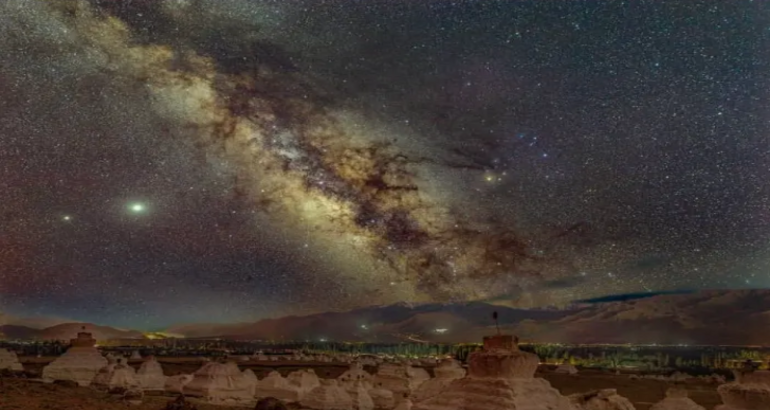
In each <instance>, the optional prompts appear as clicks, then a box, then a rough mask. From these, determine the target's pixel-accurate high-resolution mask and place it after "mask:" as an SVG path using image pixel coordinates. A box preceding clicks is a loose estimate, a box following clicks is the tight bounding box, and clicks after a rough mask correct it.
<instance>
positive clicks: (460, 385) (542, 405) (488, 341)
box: [412, 336, 574, 410]
mask: <svg viewBox="0 0 770 410" xmlns="http://www.w3.org/2000/svg"><path fill="white" fill-rule="evenodd" d="M538 363H539V359H538V357H537V356H536V355H534V354H532V353H527V352H523V351H521V350H519V348H518V346H517V345H516V339H514V338H513V337H512V336H494V337H489V338H485V339H484V349H483V350H482V351H480V352H474V353H471V355H470V356H469V358H468V375H467V376H466V377H464V378H462V379H458V380H454V381H453V382H452V383H450V384H449V385H448V386H447V387H446V388H445V389H443V390H442V391H441V392H439V393H438V394H437V395H436V396H434V397H431V398H428V399H426V400H423V401H422V402H418V403H415V404H414V407H412V409H413V410H525V409H526V410H574V407H573V405H572V403H571V402H570V400H569V399H567V398H566V397H564V396H562V395H561V394H560V393H559V392H558V391H557V390H556V389H554V388H553V387H551V385H550V384H549V383H548V381H546V380H544V379H540V378H535V377H534V374H535V370H536V369H537V365H538Z"/></svg>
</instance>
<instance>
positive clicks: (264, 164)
mask: <svg viewBox="0 0 770 410" xmlns="http://www.w3.org/2000/svg"><path fill="white" fill-rule="evenodd" d="M768 13H770V11H768V9H767V6H766V5H764V4H755V3H753V2H749V1H746V2H743V3H741V4H738V3H737V2H736V3H735V4H731V5H720V6H718V7H717V6H713V5H710V4H706V3H696V2H694V3H692V4H690V5H687V6H684V5H676V4H673V3H672V4H670V5H669V4H666V3H665V2H658V3H645V2H637V3H629V4H625V3H618V4H613V5H609V3H607V4H600V3H597V4H574V5H570V6H567V5H542V4H536V3H512V2H458V3H449V2H424V3H418V4H415V3H409V2H374V1H373V2H358V3H353V2H342V1H337V2H299V1H297V2H271V1H263V2H259V1H245V0H239V1H237V0H229V1H213V0H210V1H209V0H198V1H193V0H189V1H181V0H175V1H172V0H168V1H158V2H150V1H97V0H93V1H60V2H42V1H33V0H11V1H8V2H6V3H4V4H3V5H2V15H3V16H4V17H3V18H2V21H1V22H0V23H2V24H1V26H2V30H3V31H2V33H0V34H2V38H3V40H1V41H0V49H2V50H3V51H4V54H6V55H7V62H5V63H3V66H2V71H0V74H1V75H2V77H0V87H2V95H3V97H2V98H0V103H2V107H0V108H2V110H3V113H2V114H1V115H2V117H0V120H2V126H3V128H2V134H1V135H0V137H1V138H2V151H0V155H2V167H1V168H0V170H1V171H2V182H1V183H0V195H2V198H4V205H3V210H4V212H3V218H4V226H3V228H4V229H3V232H2V237H0V243H2V246H3V252H2V262H3V264H2V265H3V266H2V267H1V268H0V275H2V276H0V277H1V278H2V282H0V295H2V297H3V299H2V301H3V303H2V305H3V306H5V307H6V308H7V310H8V311H10V312H11V313H13V314H16V315H46V316H51V315H58V316H64V317H68V318H76V319H83V320H93V321H99V322H105V323H115V324H119V325H126V326H139V327H153V326H162V325H167V324H170V323H175V322H179V321H238V320H253V319H255V318H259V317H264V316H275V315H282V314H290V313H291V314H294V313H307V312H312V311H319V310H328V309H345V308H352V307H356V306H363V305H370V304H381V303H393V302H396V301H402V300H407V301H414V302H420V301H441V302H447V301H458V300H489V299H494V300H498V301H501V303H502V302H504V303H508V304H514V305H520V306H532V305H543V304H563V303H567V302H569V301H570V300H574V299H578V298H585V297H591V296H600V295H604V294H609V293H619V292H630V291H645V290H646V291H657V290H667V289H676V288H692V287H735V286H767V285H770V281H768V280H767V279H765V276H763V275H765V273H764V272H766V269H767V265H768V261H769V260H770V257H768V253H767V248H768V235H767V232H768V230H767V228H768V222H770V217H769V215H770V201H769V200H768V186H767V183H766V182H765V181H767V178H768V177H769V176H770V168H769V164H768V146H770V145H768V144H767V143H768V141H767V140H768V133H767V131H768V126H767V125H768V102H767V98H768V95H767V92H766V90H767V86H768V85H770V84H769V83H768V81H767V80H768V78H767V77H768V73H770V71H768V68H770V67H768V61H769V59H768V52H769V51H768V50H770V49H768V46H770V43H769V42H768V39H769V37H770V31H769V30H768V29H767V27H770V18H768V16H769V14H768ZM631 15H635V16H636V15H638V16H644V17H640V18H639V20H638V21H636V20H635V21H634V22H633V23H629V22H628V21H627V20H626V19H628V18H630V16H631Z"/></svg>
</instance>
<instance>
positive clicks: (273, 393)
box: [254, 371, 303, 403]
mask: <svg viewBox="0 0 770 410" xmlns="http://www.w3.org/2000/svg"><path fill="white" fill-rule="evenodd" d="M254 394H255V395H256V397H275V398H277V399H280V400H283V401H284V402H286V403H296V402H298V401H299V400H300V399H301V398H302V394H303V392H302V391H301V390H300V388H299V386H297V385H294V384H292V383H290V382H289V380H287V379H285V378H284V377H283V376H281V374H280V373H278V372H276V371H272V372H270V373H269V374H268V375H267V377H265V378H264V379H262V380H260V381H258V382H257V385H256V386H255V387H254Z"/></svg>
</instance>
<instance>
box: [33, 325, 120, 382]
mask: <svg viewBox="0 0 770 410" xmlns="http://www.w3.org/2000/svg"><path fill="white" fill-rule="evenodd" d="M95 344H96V340H94V339H93V338H92V337H91V334H90V333H85V332H81V333H78V337H77V339H73V340H72V341H71V343H70V345H71V347H70V348H69V349H68V350H67V351H66V352H65V353H64V354H63V355H61V356H59V357H58V358H57V359H56V360H54V361H53V362H51V363H50V364H49V365H48V366H46V367H44V368H43V381H45V382H48V383H51V382H54V381H57V380H60V381H73V382H75V383H77V384H78V385H80V386H88V385H90V384H91V382H92V381H93V380H94V377H95V376H96V374H97V373H98V372H99V370H101V369H103V368H104V367H105V366H107V364H108V362H107V359H105V358H104V357H102V355H101V353H99V351H98V350H97V349H96V347H94V345H95Z"/></svg>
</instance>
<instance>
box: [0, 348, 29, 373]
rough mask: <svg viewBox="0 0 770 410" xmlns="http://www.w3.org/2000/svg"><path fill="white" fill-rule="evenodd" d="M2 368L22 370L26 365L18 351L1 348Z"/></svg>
mask: <svg viewBox="0 0 770 410" xmlns="http://www.w3.org/2000/svg"><path fill="white" fill-rule="evenodd" d="M0 370H10V371H12V372H22V371H24V367H23V366H22V365H21V363H20V362H19V358H18V357H17V356H16V353H14V352H11V351H8V350H6V349H0Z"/></svg>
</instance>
